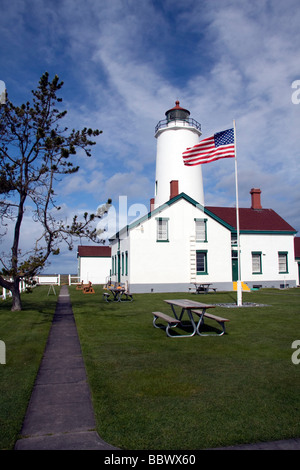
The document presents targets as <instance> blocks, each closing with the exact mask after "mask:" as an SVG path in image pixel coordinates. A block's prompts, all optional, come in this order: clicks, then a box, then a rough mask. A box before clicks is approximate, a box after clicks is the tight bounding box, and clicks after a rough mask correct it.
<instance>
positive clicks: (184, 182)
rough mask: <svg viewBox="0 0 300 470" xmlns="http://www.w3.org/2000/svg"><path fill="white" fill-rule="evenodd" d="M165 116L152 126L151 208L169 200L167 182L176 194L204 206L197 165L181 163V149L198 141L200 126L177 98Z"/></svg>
mask: <svg viewBox="0 0 300 470" xmlns="http://www.w3.org/2000/svg"><path fill="white" fill-rule="evenodd" d="M165 115H166V119H164V120H163V121H159V123H158V124H157V126H156V128H155V137H156V139H157V149H156V177H155V202H154V204H155V207H158V206H160V205H162V204H164V203H165V202H167V201H168V200H169V199H170V183H171V182H174V183H176V185H177V184H178V192H179V193H182V192H183V193H185V194H187V195H188V196H190V197H191V198H193V199H194V200H195V201H197V202H198V203H200V204H201V205H204V194H203V180H202V169H201V165H197V166H193V167H188V166H185V165H184V164H183V158H182V152H184V151H185V150H186V149H187V148H188V147H193V146H194V145H196V144H197V143H198V142H199V137H200V136H201V126H200V124H199V123H198V122H197V121H195V119H191V118H190V117H189V116H190V112H189V111H188V110H187V109H183V108H181V106H179V101H176V103H175V106H174V108H172V109H169V110H168V111H167V112H166V113H165ZM177 182H178V183H177Z"/></svg>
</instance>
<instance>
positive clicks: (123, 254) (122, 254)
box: [122, 253, 124, 276]
mask: <svg viewBox="0 0 300 470" xmlns="http://www.w3.org/2000/svg"><path fill="white" fill-rule="evenodd" d="M122 276H124V253H122Z"/></svg>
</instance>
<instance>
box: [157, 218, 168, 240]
mask: <svg viewBox="0 0 300 470" xmlns="http://www.w3.org/2000/svg"><path fill="white" fill-rule="evenodd" d="M156 221H157V229H156V240H157V241H158V242H168V241H169V239H168V237H169V234H168V222H169V219H162V218H159V219H156Z"/></svg>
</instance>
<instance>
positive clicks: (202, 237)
mask: <svg viewBox="0 0 300 470" xmlns="http://www.w3.org/2000/svg"><path fill="white" fill-rule="evenodd" d="M206 222H207V219H195V228H196V242H207V231H206Z"/></svg>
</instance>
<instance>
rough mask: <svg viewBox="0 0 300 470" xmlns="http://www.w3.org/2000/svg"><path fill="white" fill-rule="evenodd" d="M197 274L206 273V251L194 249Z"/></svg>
mask: <svg viewBox="0 0 300 470" xmlns="http://www.w3.org/2000/svg"><path fill="white" fill-rule="evenodd" d="M196 268H197V274H208V272H207V251H200V250H197V251H196Z"/></svg>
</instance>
